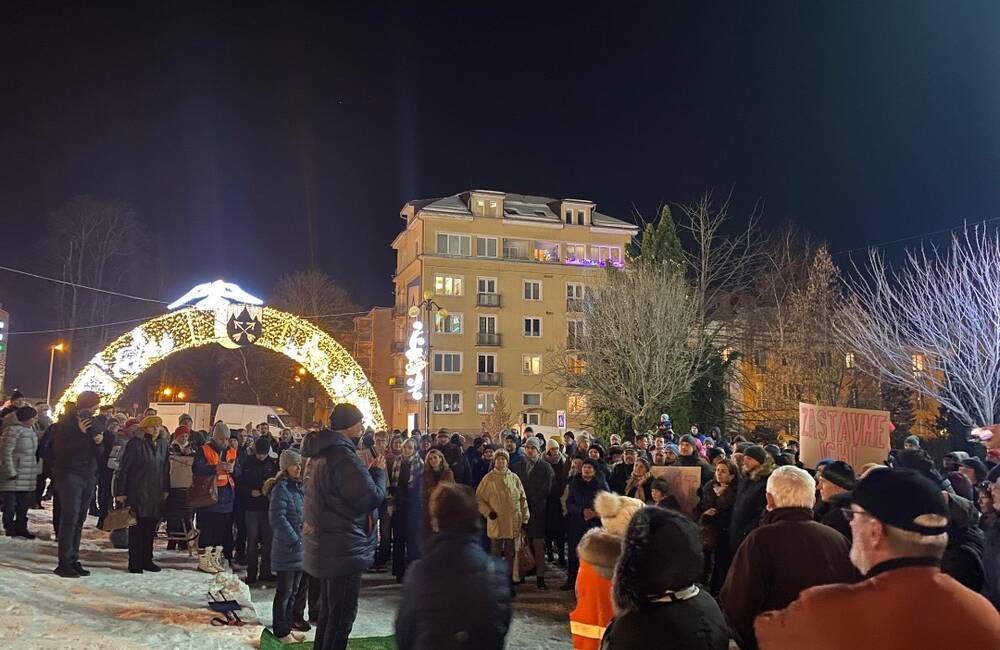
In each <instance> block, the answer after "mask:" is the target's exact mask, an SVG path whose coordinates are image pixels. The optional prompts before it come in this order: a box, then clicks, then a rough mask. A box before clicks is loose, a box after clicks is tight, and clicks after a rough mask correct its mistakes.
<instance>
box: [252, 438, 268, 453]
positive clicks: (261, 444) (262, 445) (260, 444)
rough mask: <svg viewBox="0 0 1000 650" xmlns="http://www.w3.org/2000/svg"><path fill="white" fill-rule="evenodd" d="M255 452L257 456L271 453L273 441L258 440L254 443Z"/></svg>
mask: <svg viewBox="0 0 1000 650" xmlns="http://www.w3.org/2000/svg"><path fill="white" fill-rule="evenodd" d="M253 450H254V453H257V454H269V453H271V441H270V440H269V439H267V438H257V442H255V443H253Z"/></svg>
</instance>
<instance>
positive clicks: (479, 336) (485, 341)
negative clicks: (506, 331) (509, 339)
mask: <svg viewBox="0 0 1000 650" xmlns="http://www.w3.org/2000/svg"><path fill="white" fill-rule="evenodd" d="M476 345H500V335H499V334H496V333H495V332H476Z"/></svg>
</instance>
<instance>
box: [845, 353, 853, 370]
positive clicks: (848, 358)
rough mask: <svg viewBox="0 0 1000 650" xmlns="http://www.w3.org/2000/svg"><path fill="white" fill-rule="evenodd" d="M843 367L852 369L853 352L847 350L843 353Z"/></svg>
mask: <svg viewBox="0 0 1000 650" xmlns="http://www.w3.org/2000/svg"><path fill="white" fill-rule="evenodd" d="M844 367H845V368H847V369H848V370H853V369H854V353H853V352H848V353H847V354H845V355H844Z"/></svg>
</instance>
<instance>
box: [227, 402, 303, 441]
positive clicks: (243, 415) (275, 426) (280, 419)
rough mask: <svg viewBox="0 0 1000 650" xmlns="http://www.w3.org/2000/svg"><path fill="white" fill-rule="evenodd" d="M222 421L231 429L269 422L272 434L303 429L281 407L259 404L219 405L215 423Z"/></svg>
mask: <svg viewBox="0 0 1000 650" xmlns="http://www.w3.org/2000/svg"><path fill="white" fill-rule="evenodd" d="M219 420H222V421H223V422H225V423H226V426H228V427H229V428H230V429H243V428H245V427H246V425H247V424H248V423H250V424H253V425H254V426H256V425H258V424H260V423H262V422H267V424H268V425H269V426H270V427H271V433H273V434H277V433H278V432H279V431H280V430H281V429H291V430H292V431H296V430H300V429H302V426H301V425H300V424H299V421H298V420H296V419H295V418H294V417H292V416H291V414H289V412H288V411H286V410H285V409H283V408H281V407H280V406H261V405H258V404H219V408H217V409H215V419H214V420H212V422H213V423H215V422H218V421H219Z"/></svg>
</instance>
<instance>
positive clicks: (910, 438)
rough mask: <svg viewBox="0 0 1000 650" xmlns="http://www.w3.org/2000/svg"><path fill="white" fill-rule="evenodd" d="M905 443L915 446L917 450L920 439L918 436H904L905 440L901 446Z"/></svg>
mask: <svg viewBox="0 0 1000 650" xmlns="http://www.w3.org/2000/svg"><path fill="white" fill-rule="evenodd" d="M906 443H910V444H911V445H916V446H917V447H918V448H919V447H920V438H919V437H918V436H906V440H904V441H903V444H906Z"/></svg>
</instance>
